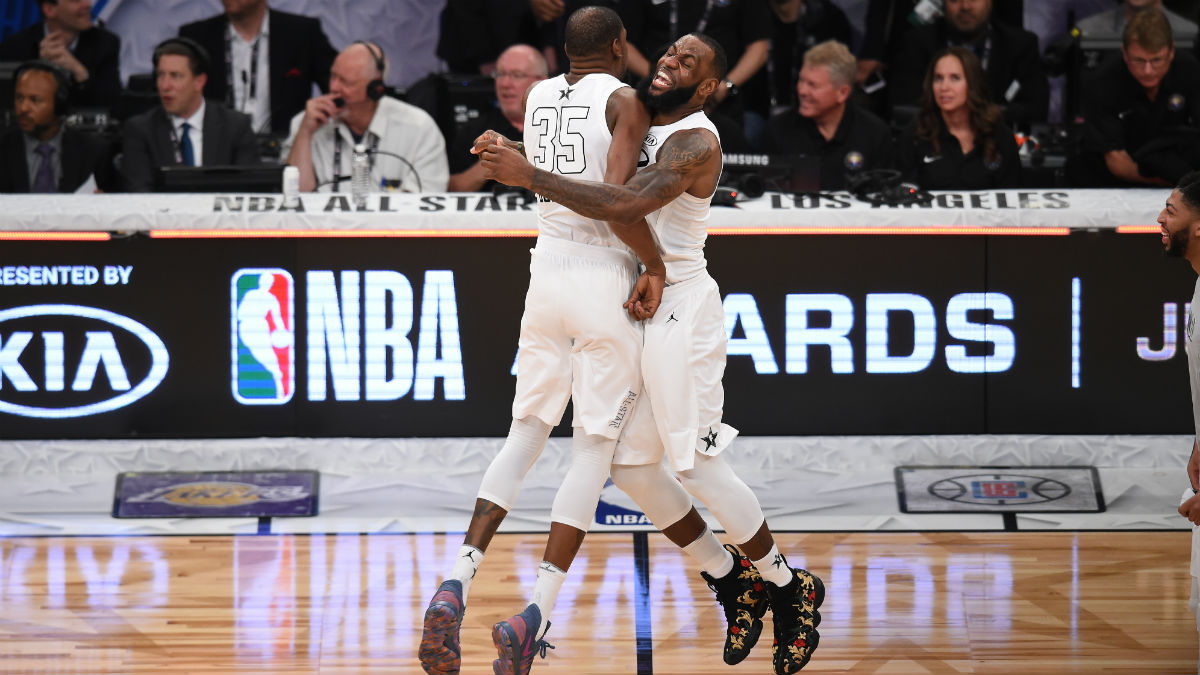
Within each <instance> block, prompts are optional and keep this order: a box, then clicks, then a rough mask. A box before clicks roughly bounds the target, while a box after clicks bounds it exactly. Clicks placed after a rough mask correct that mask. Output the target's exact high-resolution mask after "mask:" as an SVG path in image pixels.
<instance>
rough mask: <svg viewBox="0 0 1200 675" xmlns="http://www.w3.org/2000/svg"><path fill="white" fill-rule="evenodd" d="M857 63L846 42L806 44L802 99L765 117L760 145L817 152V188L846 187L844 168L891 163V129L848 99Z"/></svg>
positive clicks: (800, 88)
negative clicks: (795, 106)
mask: <svg viewBox="0 0 1200 675" xmlns="http://www.w3.org/2000/svg"><path fill="white" fill-rule="evenodd" d="M857 68H858V64H857V62H856V61H855V59H854V55H853V54H851V53H850V50H849V49H848V48H847V47H846V45H844V44H842V43H840V42H836V41H834V40H829V41H827V42H822V43H821V44H818V45H816V46H814V47H812V48H811V49H809V50H808V52H807V53H805V55H804V66H803V67H802V68H801V69H800V77H799V80H798V81H797V82H796V93H797V94H798V96H799V100H800V105H799V107H798V109H797V110H796V111H791V110H788V111H785V112H781V113H779V114H777V115H775V116H773V117H772V118H771V120H770V121H769V122H768V123H767V133H766V142H765V143H764V147H767V148H771V149H772V151H773V152H781V153H787V154H795V155H807V156H813V157H820V159H821V189H822V190H842V189H845V187H846V184H847V180H846V176H847V174H854V173H858V172H860V171H863V170H866V169H883V168H890V167H891V166H892V162H893V158H892V145H893V144H892V133H891V130H890V129H889V128H888V125H887V124H886V123H885V122H884V121H883V120H881V119H879V118H878V117H876V116H875V115H873V114H871V112H870V111H868V110H866V109H865V108H862V107H861V106H858V105H856V104H854V103H852V102H850V93H851V91H852V89H853V86H854V78H855V75H856V72H857Z"/></svg>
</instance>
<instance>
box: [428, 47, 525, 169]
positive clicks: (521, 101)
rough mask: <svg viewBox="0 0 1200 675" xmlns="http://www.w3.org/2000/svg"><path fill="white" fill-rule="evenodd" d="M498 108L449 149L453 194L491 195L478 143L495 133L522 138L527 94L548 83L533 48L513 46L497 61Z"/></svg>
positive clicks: (460, 133) (465, 127) (468, 128)
mask: <svg viewBox="0 0 1200 675" xmlns="http://www.w3.org/2000/svg"><path fill="white" fill-rule="evenodd" d="M495 76H496V107H495V108H492V109H490V110H488V111H487V112H485V113H484V114H482V115H480V116H479V118H478V119H475V120H472V121H470V122H468V123H467V124H465V125H463V126H462V127H461V128H460V129H459V130H458V132H457V133H456V134H455V135H454V141H453V142H452V143H451V144H450V147H449V148H448V151H447V155H448V159H449V162H450V183H449V188H448V189H449V191H450V192H480V191H483V192H487V191H490V190H491V189H492V186H493V185H494V184H495V182H494V181H490V180H487V179H485V178H484V177H483V167H481V166H480V164H479V157H478V156H477V155H473V154H471V148H472V147H473V146H474V145H475V139H476V138H478V137H479V135H480V134H482V133H483V132H484V131H486V130H488V129H494V130H496V131H498V132H500V134H501V135H503V136H504V137H505V138H521V135H522V133H523V131H524V127H525V90H527V89H529V85H531V84H533V83H534V82H537V81H538V80H544V79H546V59H545V58H544V57H543V56H542V54H541V52H539V51H538V50H536V49H534V48H533V47H530V46H529V45H513V46H511V47H509V48H508V49H505V50H504V51H503V52H502V53H501V54H500V58H498V59H496V73H495Z"/></svg>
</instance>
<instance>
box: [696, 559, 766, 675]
mask: <svg viewBox="0 0 1200 675" xmlns="http://www.w3.org/2000/svg"><path fill="white" fill-rule="evenodd" d="M725 550H727V551H729V553H730V555H732V556H733V569H732V570H731V571H730V572H729V574H726V575H725V576H723V577H721V578H720V579H715V578H713V576H712V575H710V574H708V573H707V572H700V576H702V577H704V580H705V581H706V582H708V587H709V588H711V589H712V590H713V592H714V593H716V594H717V602H719V603H721V608H722V609H724V610H725V621H726V623H728V624H729V625H728V627H727V628H726V629H725V651H724V654H723V656H724V657H725V663H728V664H729V665H731V666H732V665H735V664H738V663H741V662H742V660H743V659H745V658H746V657H747V656H748V655H749V654H750V650H751V649H752V648H753V647H754V644H755V643H756V642H758V636H759V634H760V633H762V628H763V622H762V616H763V614H766V613H767V604H768V601H767V591H766V584H765V583H764V582H763V578H762V577H761V576H759V574H758V570H757V569H755V568H754V564H753V563H751V562H750V559H749V558H747V557H745V556H743V555H741V554H740V553H738V552H737V549H735V548H734V547H732V546H730V545H729V544H726V545H725Z"/></svg>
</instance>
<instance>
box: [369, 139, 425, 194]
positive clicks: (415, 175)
mask: <svg viewBox="0 0 1200 675" xmlns="http://www.w3.org/2000/svg"><path fill="white" fill-rule="evenodd" d="M367 154H368V155H372V154H374V155H384V156H387V157H395V158H396V159H398V160H400V161H401V162H404V166H407V167H408V170H409V171H411V172H412V175H413V178H416V179H417V192H424V191H425V189H424V188H423V187H422V186H421V174H419V173H417V168H416V167H415V166H413V165H412V162H410V161H408V160H407V159H405V158H404V157H401V156H400V155H397V154H396V153H394V152H388V151H386V150H379V149H373V148H367Z"/></svg>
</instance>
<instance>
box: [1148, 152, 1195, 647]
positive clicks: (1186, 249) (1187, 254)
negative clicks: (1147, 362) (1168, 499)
mask: <svg viewBox="0 0 1200 675" xmlns="http://www.w3.org/2000/svg"><path fill="white" fill-rule="evenodd" d="M1158 224H1159V225H1161V226H1162V243H1163V247H1164V248H1165V249H1166V252H1167V255H1171V256H1175V257H1179V258H1186V259H1187V261H1188V263H1189V264H1191V266H1192V269H1193V270H1195V271H1196V272H1197V273H1200V241H1197V240H1198V239H1200V172H1198V171H1193V172H1192V173H1189V174H1187V175H1185V176H1184V177H1183V178H1180V179H1179V187H1177V188H1175V189H1174V190H1173V191H1172V192H1171V196H1170V197H1168V198H1167V205H1166V207H1165V208H1163V210H1162V212H1161V213H1159V214H1158ZM1197 311H1200V279H1197V280H1196V288H1195V291H1194V292H1193V293H1192V305H1191V308H1190V309H1189V310H1188V316H1187V328H1186V332H1187V340H1186V341H1185V343H1184V345H1185V349H1186V351H1187V360H1188V381H1189V382H1190V383H1191V386H1192V417H1193V421H1194V422H1195V426H1196V436H1195V438H1194V439H1193V440H1192V454H1191V457H1190V458H1189V459H1188V463H1187V474H1188V480H1189V481H1190V483H1191V490H1187V491H1185V492H1184V498H1183V503H1182V504H1180V505H1179V514H1180V515H1181V516H1183V517H1184V518H1187V519H1188V520H1189V521H1191V522H1192V525H1193V527H1192V563H1191V575H1192V590H1191V596H1190V597H1189V598H1188V607H1190V608H1191V610H1192V612H1193V613H1194V614H1195V615H1196V628H1197V630H1200V527H1197V526H1200V494H1197V493H1196V492H1197V490H1198V489H1200V334H1198V333H1197V331H1196V314H1195V313H1196V312H1197Z"/></svg>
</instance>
